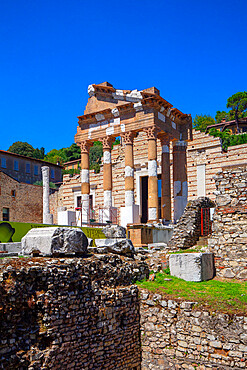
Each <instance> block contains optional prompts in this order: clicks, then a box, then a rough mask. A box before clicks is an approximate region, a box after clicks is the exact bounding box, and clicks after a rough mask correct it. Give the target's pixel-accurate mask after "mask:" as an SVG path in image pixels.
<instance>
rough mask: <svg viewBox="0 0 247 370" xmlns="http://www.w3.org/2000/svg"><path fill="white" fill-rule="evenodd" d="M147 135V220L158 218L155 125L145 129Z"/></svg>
mask: <svg viewBox="0 0 247 370" xmlns="http://www.w3.org/2000/svg"><path fill="white" fill-rule="evenodd" d="M145 131H146V132H147V136H148V220H149V221H155V220H157V219H158V207H159V203H158V177H157V132H156V129H155V127H154V126H153V127H150V128H148V129H147V130H145Z"/></svg>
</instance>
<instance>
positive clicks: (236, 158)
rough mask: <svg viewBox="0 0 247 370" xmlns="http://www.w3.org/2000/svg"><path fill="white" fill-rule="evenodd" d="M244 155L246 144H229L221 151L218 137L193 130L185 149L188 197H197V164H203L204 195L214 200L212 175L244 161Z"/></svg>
mask: <svg viewBox="0 0 247 370" xmlns="http://www.w3.org/2000/svg"><path fill="white" fill-rule="evenodd" d="M246 156H247V144H241V145H235V146H230V147H228V150H227V152H222V148H221V144H220V139H219V138H214V137H213V136H210V135H208V134H204V133H203V132H200V131H196V130H193V141H191V142H189V143H188V150H187V170H188V199H189V200H191V199H195V198H197V197H198V194H197V166H198V165H205V191H206V193H205V196H207V197H209V198H210V199H212V200H214V199H215V194H214V192H215V190H216V187H215V181H214V179H213V176H214V175H216V174H217V172H219V171H220V170H221V169H222V167H224V166H227V165H233V164H239V163H246ZM200 195H202V194H200Z"/></svg>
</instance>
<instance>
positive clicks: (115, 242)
mask: <svg viewBox="0 0 247 370" xmlns="http://www.w3.org/2000/svg"><path fill="white" fill-rule="evenodd" d="M95 245H96V247H97V251H98V253H115V254H121V255H126V256H133V255H134V253H135V248H134V246H133V244H132V241H131V240H130V239H125V238H113V239H95Z"/></svg>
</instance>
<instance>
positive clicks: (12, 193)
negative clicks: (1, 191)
mask: <svg viewBox="0 0 247 370" xmlns="http://www.w3.org/2000/svg"><path fill="white" fill-rule="evenodd" d="M11 196H12V197H13V198H15V197H16V191H15V190H11Z"/></svg>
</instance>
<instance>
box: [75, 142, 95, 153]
mask: <svg viewBox="0 0 247 370" xmlns="http://www.w3.org/2000/svg"><path fill="white" fill-rule="evenodd" d="M77 145H78V146H79V147H80V148H81V153H88V152H89V149H90V147H91V146H92V145H93V143H92V142H91V141H89V140H83V141H81V142H80V143H77Z"/></svg>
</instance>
